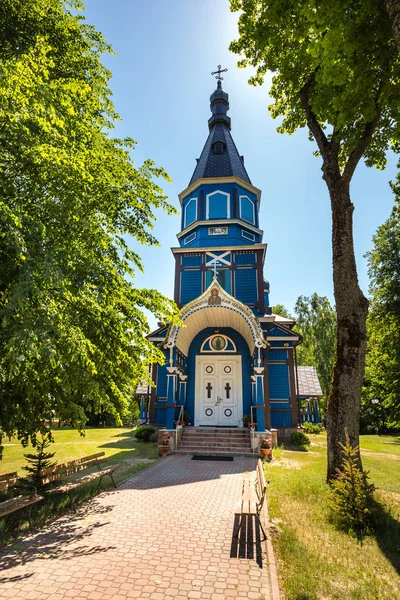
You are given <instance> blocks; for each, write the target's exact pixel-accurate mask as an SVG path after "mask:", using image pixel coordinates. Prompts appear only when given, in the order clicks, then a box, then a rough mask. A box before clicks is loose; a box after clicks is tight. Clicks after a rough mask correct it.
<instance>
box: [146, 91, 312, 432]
mask: <svg viewBox="0 0 400 600" xmlns="http://www.w3.org/2000/svg"><path fill="white" fill-rule="evenodd" d="M210 102H211V105H210V108H211V112H212V115H211V118H210V119H209V121H208V127H209V135H208V138H207V141H206V143H205V146H204V148H203V151H202V153H201V156H200V158H199V159H197V165H196V168H195V170H194V173H193V175H192V178H191V180H190V182H189V185H188V187H187V188H186V189H185V190H183V192H182V193H181V194H180V195H179V199H180V203H181V207H182V210H181V214H182V220H181V231H180V232H179V234H178V236H177V237H178V240H179V246H177V247H175V248H172V253H173V255H174V258H175V292H174V296H175V301H176V303H177V304H178V305H179V307H180V308H181V310H182V321H183V323H184V326H181V327H177V326H170V327H161V328H159V329H158V330H156V331H154V332H153V333H152V334H151V335H150V336H149V339H150V340H151V341H153V342H154V343H155V344H157V345H158V346H159V347H160V348H161V349H162V350H163V351H164V352H165V358H166V360H165V365H163V366H159V365H153V366H152V376H153V381H154V383H155V387H154V388H153V390H152V392H151V401H150V421H151V422H153V423H157V424H160V425H161V424H162V425H165V426H166V428H167V429H172V428H173V427H174V423H175V421H176V419H177V417H178V414H179V412H180V408H181V406H184V410H185V412H187V413H188V415H189V418H190V422H191V424H192V425H193V426H214V427H241V426H243V417H244V416H245V415H247V416H248V417H249V418H250V419H251V420H252V421H254V422H256V424H257V426H256V427H257V431H260V432H261V431H265V430H269V429H271V428H277V429H280V428H296V427H297V426H298V422H299V414H298V406H297V395H298V394H297V392H296V369H295V348H296V345H297V344H299V342H300V338H299V335H298V334H297V333H296V332H294V331H293V330H292V328H293V325H294V322H293V321H291V320H289V319H285V318H283V317H280V316H279V315H274V314H272V311H271V308H270V303H269V291H270V290H269V283H268V281H267V280H266V279H265V278H264V261H265V255H266V249H267V246H266V244H265V243H264V242H263V232H262V230H261V229H260V227H259V211H260V202H261V191H260V190H259V189H258V188H256V187H255V186H254V185H253V184H252V182H251V180H250V178H249V175H248V173H247V171H246V168H245V166H244V158H243V156H240V154H239V152H238V150H237V148H236V145H235V143H234V141H233V139H232V136H231V120H230V117H229V116H228V114H227V113H228V110H229V99H228V94H227V93H226V92H225V91H223V89H222V86H221V81H220V80H219V81H218V86H217V89H216V90H215V92H214V93H213V94H212V95H211V98H210Z"/></svg>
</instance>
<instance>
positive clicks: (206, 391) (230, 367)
mask: <svg viewBox="0 0 400 600" xmlns="http://www.w3.org/2000/svg"><path fill="white" fill-rule="evenodd" d="M242 416H243V408H242V361H241V358H240V356H226V355H224V356H215V355H214V356H211V355H210V356H198V357H197V358H196V398H195V425H196V426H201V425H211V426H212V425H214V426H226V427H228V426H234V427H237V426H240V425H241V418H242Z"/></svg>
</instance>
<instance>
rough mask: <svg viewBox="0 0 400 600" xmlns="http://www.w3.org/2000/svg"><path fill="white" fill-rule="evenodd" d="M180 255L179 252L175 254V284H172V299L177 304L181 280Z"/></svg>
mask: <svg viewBox="0 0 400 600" xmlns="http://www.w3.org/2000/svg"><path fill="white" fill-rule="evenodd" d="M181 271H182V267H181V257H180V255H179V254H175V285H174V300H175V302H176V304H177V305H178V306H180V304H179V300H180V299H179V295H180V294H179V292H180V289H179V288H180V281H181Z"/></svg>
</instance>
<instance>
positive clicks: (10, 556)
mask: <svg viewBox="0 0 400 600" xmlns="http://www.w3.org/2000/svg"><path fill="white" fill-rule="evenodd" d="M110 510H111V509H110V508H109V507H103V506H100V505H98V504H97V503H94V502H93V503H92V502H91V503H89V504H87V505H86V506H84V507H83V509H81V510H79V512H78V514H76V515H75V514H68V515H64V516H63V517H60V518H57V520H55V521H53V523H50V524H49V525H48V526H47V527H46V528H45V529H44V530H42V531H41V532H40V533H37V534H33V535H30V536H28V537H27V538H25V539H23V540H20V541H18V542H16V543H15V544H13V545H11V546H8V547H6V548H4V549H2V551H1V552H0V572H1V573H4V571H6V570H7V569H12V568H13V567H17V566H24V565H26V564H28V563H30V562H32V561H34V560H37V559H54V558H61V559H65V560H68V559H71V558H73V557H76V556H87V555H92V554H97V553H99V552H105V551H107V550H109V549H112V548H115V546H93V545H92V546H91V545H89V544H88V545H85V544H79V542H83V541H84V540H86V539H87V538H88V537H89V536H90V535H91V534H92V533H93V531H94V530H95V529H98V528H99V527H103V526H104V525H106V522H100V520H101V519H102V518H103V517H104V515H105V514H106V513H108V512H109V511H110ZM86 516H90V518H91V519H93V518H95V519H96V520H95V521H94V522H93V523H87V524H82V517H83V518H85V517H86ZM68 543H74V544H76V543H78V544H79V545H77V546H76V547H74V548H70V549H66V545H67V544H68ZM32 574H33V573H27V574H23V575H18V576H13V577H1V578H0V583H5V582H9V581H16V580H19V579H26V578H28V577H31V576H32Z"/></svg>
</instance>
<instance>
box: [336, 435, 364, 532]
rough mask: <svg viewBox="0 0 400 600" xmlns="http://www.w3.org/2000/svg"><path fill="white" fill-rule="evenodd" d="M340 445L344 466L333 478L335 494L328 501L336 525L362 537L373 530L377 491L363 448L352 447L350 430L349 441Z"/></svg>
mask: <svg viewBox="0 0 400 600" xmlns="http://www.w3.org/2000/svg"><path fill="white" fill-rule="evenodd" d="M339 444H340V447H341V453H342V456H343V459H342V468H341V469H336V472H337V474H336V476H335V478H334V479H332V480H331V481H330V483H331V485H332V493H331V496H330V498H329V500H328V507H329V509H330V518H331V521H332V522H333V523H335V525H336V526H337V527H338V528H339V529H341V530H342V531H345V532H347V533H349V534H350V535H352V536H354V537H356V538H357V539H358V540H360V541H361V540H362V539H363V537H364V536H365V535H367V534H368V533H370V532H371V531H372V530H373V516H374V515H373V509H372V501H373V491H374V489H375V486H374V485H373V484H372V483H369V482H368V479H369V476H368V471H363V470H362V469H361V467H360V462H359V452H360V451H359V447H358V446H356V447H354V448H353V447H352V446H351V444H350V439H349V436H348V433H347V430H346V444H341V443H340V442H339Z"/></svg>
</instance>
